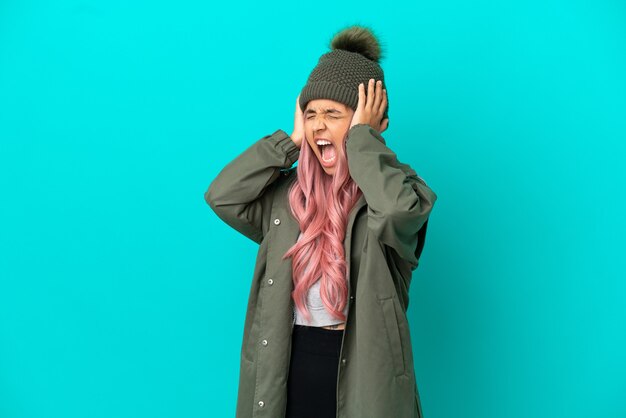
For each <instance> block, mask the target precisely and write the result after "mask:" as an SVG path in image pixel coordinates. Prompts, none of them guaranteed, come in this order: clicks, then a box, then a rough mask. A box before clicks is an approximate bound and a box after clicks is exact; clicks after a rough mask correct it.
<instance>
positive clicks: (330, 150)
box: [320, 144, 337, 163]
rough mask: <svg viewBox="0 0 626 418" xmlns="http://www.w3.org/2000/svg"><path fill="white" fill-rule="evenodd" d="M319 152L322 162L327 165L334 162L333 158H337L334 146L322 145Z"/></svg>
mask: <svg viewBox="0 0 626 418" xmlns="http://www.w3.org/2000/svg"><path fill="white" fill-rule="evenodd" d="M320 151H321V154H322V160H323V161H324V162H327V163H331V162H333V161H335V158H336V157H337V151H336V150H335V146H334V145H332V144H330V145H322V146H321V147H320Z"/></svg>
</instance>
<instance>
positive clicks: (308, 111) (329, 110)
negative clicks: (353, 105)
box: [304, 107, 341, 115]
mask: <svg viewBox="0 0 626 418" xmlns="http://www.w3.org/2000/svg"><path fill="white" fill-rule="evenodd" d="M310 113H315V110H314V109H307V110H306V111H305V112H304V114H305V115H308V114H310ZM321 113H335V114H337V113H341V111H340V110H337V109H335V108H332V107H330V108H327V109H323V110H322V112H321Z"/></svg>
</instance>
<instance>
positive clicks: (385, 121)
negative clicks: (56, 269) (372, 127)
mask: <svg viewBox="0 0 626 418" xmlns="http://www.w3.org/2000/svg"><path fill="white" fill-rule="evenodd" d="M388 127H389V118H385V119H383V122H382V123H381V124H380V133H383V132H384V131H385V129H387V128H388Z"/></svg>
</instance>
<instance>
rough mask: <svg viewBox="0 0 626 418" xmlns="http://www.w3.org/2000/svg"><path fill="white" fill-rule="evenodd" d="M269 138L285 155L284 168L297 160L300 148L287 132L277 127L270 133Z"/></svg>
mask: <svg viewBox="0 0 626 418" xmlns="http://www.w3.org/2000/svg"><path fill="white" fill-rule="evenodd" d="M271 138H272V139H273V140H274V141H275V142H276V144H277V145H278V147H279V148H280V149H281V150H282V151H283V152H284V153H285V155H286V156H287V161H286V164H287V165H286V168H290V167H291V166H292V165H293V164H294V163H295V162H296V161H297V160H298V157H299V156H300V148H298V146H297V145H296V143H295V142H294V141H293V139H291V137H290V136H289V135H288V134H287V132H285V131H283V130H282V129H277V130H276V131H275V132H274V133H273V134H272V135H271Z"/></svg>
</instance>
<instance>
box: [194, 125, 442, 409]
mask: <svg viewBox="0 0 626 418" xmlns="http://www.w3.org/2000/svg"><path fill="white" fill-rule="evenodd" d="M346 141H347V142H346V152H347V160H348V167H349V171H350V175H351V177H352V178H353V179H354V181H355V182H356V183H357V185H358V186H359V188H360V189H361V191H362V192H363V195H362V196H361V198H360V199H359V200H358V201H357V203H356V205H355V206H354V207H353V208H352V210H351V212H350V214H349V217H348V224H347V229H346V236H345V239H344V250H345V255H346V263H347V276H348V278H349V280H348V289H349V293H348V294H349V295H350V297H349V299H348V304H349V305H348V318H347V321H346V327H345V330H344V333H343V340H342V346H341V353H340V358H341V361H340V362H338V364H337V367H338V376H337V418H381V417H393V418H422V411H421V405H420V398H419V394H418V389H417V385H416V379H415V374H414V368H413V352H412V347H411V336H410V332H409V323H408V321H407V317H406V310H407V307H408V304H409V298H408V295H409V285H410V283H411V276H412V272H413V271H414V270H415V269H416V268H417V266H418V263H419V257H420V254H421V252H422V249H423V247H424V242H425V241H424V240H425V237H426V228H427V225H428V217H429V215H430V212H431V210H432V207H433V205H434V203H435V200H436V199H437V195H436V194H435V193H434V192H433V191H432V190H431V189H430V188H429V187H428V186H427V184H426V182H425V181H424V180H423V179H422V178H421V177H420V176H418V175H417V173H416V172H415V170H413V169H412V168H411V167H410V166H409V165H407V164H404V163H400V162H399V161H398V159H397V157H396V154H395V153H394V152H393V151H392V150H391V149H390V148H388V147H387V145H386V142H385V140H384V138H383V137H382V136H381V134H380V133H379V132H378V131H376V130H375V129H373V128H372V127H371V126H370V125H367V124H358V125H355V126H353V127H352V128H350V130H349V131H348V137H347V138H346ZM299 153H300V149H299V148H298V147H297V146H296V144H295V143H294V142H293V140H292V139H291V138H290V137H289V135H288V134H287V133H285V132H284V131H282V130H280V129H279V130H277V131H276V132H274V133H273V134H271V135H266V136H264V137H263V138H260V139H259V140H257V141H256V142H254V143H253V144H252V145H251V146H249V147H248V148H247V149H246V150H245V151H244V152H243V153H241V154H240V155H239V156H237V157H236V158H235V159H234V160H232V161H231V162H230V163H228V164H227V165H226V166H225V167H224V168H223V169H222V170H221V171H220V172H219V174H218V175H217V177H216V178H215V179H214V180H213V181H212V182H211V184H210V185H209V187H208V189H207V191H206V192H205V193H204V198H205V200H206V202H207V203H208V204H209V206H210V207H211V208H212V209H213V211H214V212H215V213H216V214H217V216H219V218H220V219H222V220H223V221H224V222H226V223H227V224H228V225H230V226H231V227H232V228H234V229H235V230H237V231H239V232H240V233H241V234H243V235H245V236H246V237H248V238H250V239H251V240H253V241H254V242H256V243H258V244H259V251H258V255H257V260H256V265H255V268H254V274H253V278H252V283H251V288H250V295H249V299H248V307H247V313H246V319H245V323H244V329H243V343H242V347H241V361H240V370H239V389H238V398H237V415H236V416H237V418H252V417H254V418H283V417H285V411H286V405H287V379H288V375H289V360H290V355H291V332H292V329H293V322H294V321H293V308H294V303H293V300H292V298H291V292H292V290H293V280H292V276H291V274H292V270H291V268H292V263H291V258H288V259H286V260H282V259H281V258H282V256H283V255H284V254H285V252H286V251H287V250H288V249H289V248H290V247H291V246H292V245H293V244H295V242H296V241H297V238H298V235H299V233H300V228H299V226H298V223H297V221H296V219H295V218H294V217H293V215H292V214H291V212H290V208H289V201H288V196H287V192H288V188H289V185H290V184H291V183H292V182H293V181H295V179H296V176H297V171H296V167H292V166H293V164H294V163H295V162H296V160H297V159H298V156H299Z"/></svg>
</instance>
